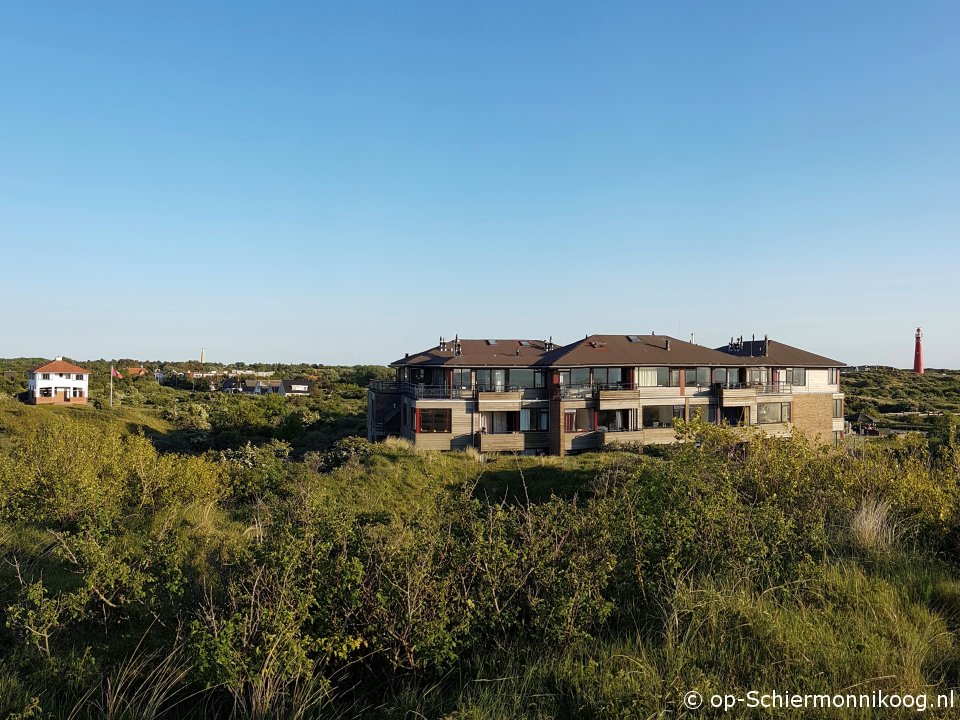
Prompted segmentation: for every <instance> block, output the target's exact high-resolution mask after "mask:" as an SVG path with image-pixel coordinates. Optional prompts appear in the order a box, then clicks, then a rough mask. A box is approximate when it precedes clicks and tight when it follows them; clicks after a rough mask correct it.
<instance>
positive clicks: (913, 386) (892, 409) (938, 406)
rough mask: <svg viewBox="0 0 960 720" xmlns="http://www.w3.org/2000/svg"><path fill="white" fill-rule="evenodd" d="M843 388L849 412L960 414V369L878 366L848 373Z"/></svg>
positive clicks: (842, 384) (842, 383)
mask: <svg viewBox="0 0 960 720" xmlns="http://www.w3.org/2000/svg"><path fill="white" fill-rule="evenodd" d="M841 390H843V392H844V394H845V395H846V412H847V413H848V414H849V413H857V412H865V413H867V414H871V413H873V414H876V413H900V412H953V413H960V371H957V370H933V369H931V370H927V371H926V372H925V373H924V374H923V375H917V374H915V373H913V372H911V371H909V370H892V369H875V370H864V371H861V372H855V373H847V374H844V375H843V377H842V379H841Z"/></svg>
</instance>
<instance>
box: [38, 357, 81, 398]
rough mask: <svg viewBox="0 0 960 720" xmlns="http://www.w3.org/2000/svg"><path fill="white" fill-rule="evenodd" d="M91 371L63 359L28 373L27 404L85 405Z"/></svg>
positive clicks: (52, 361) (58, 358) (59, 358)
mask: <svg viewBox="0 0 960 720" xmlns="http://www.w3.org/2000/svg"><path fill="white" fill-rule="evenodd" d="M89 380H90V371H89V370H86V369H85V368H82V367H78V366H76V365H74V364H73V363H69V362H66V361H65V360H64V359H63V358H62V357H59V356H58V357H57V358H56V359H55V360H51V361H50V362H47V363H44V364H43V365H40V366H38V367H35V368H34V369H33V370H30V371H29V372H28V373H27V402H28V403H30V404H31V405H63V404H65V403H70V404H80V405H84V404H86V402H87V397H88V396H89Z"/></svg>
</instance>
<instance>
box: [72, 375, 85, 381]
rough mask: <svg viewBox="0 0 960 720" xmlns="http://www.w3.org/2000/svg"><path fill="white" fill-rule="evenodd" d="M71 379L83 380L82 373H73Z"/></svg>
mask: <svg viewBox="0 0 960 720" xmlns="http://www.w3.org/2000/svg"><path fill="white" fill-rule="evenodd" d="M73 379H74V380H83V375H74V376H73Z"/></svg>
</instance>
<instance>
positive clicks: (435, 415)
mask: <svg viewBox="0 0 960 720" xmlns="http://www.w3.org/2000/svg"><path fill="white" fill-rule="evenodd" d="M451 415H452V412H451V411H450V410H438V409H433V408H431V409H426V408H424V409H423V410H421V411H420V432H422V433H448V432H450V429H451Z"/></svg>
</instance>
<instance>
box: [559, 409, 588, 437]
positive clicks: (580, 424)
mask: <svg viewBox="0 0 960 720" xmlns="http://www.w3.org/2000/svg"><path fill="white" fill-rule="evenodd" d="M591 430H593V410H590V409H588V408H580V409H579V410H566V411H564V413H563V431H564V432H568V433H577V432H590V431H591Z"/></svg>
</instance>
